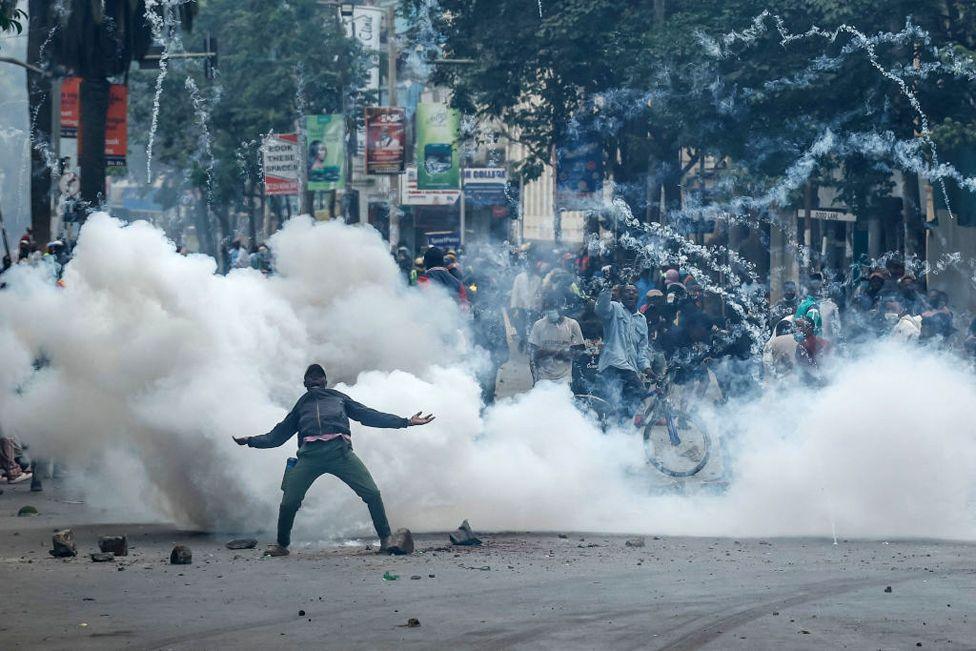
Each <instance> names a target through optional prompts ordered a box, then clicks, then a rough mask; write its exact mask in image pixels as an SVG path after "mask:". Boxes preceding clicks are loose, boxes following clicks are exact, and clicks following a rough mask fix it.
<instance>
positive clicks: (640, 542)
mask: <svg viewBox="0 0 976 651" xmlns="http://www.w3.org/2000/svg"><path fill="white" fill-rule="evenodd" d="M624 544H625V545H626V546H628V547H643V546H644V545H645V544H646V543H645V541H644V537H643V536H640V537H638V538H631V539H630V540H628V541H627V542H625V543H624Z"/></svg>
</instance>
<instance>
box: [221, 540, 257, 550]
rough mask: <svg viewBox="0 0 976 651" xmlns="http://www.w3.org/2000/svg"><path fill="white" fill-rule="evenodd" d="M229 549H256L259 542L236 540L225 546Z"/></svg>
mask: <svg viewBox="0 0 976 651" xmlns="http://www.w3.org/2000/svg"><path fill="white" fill-rule="evenodd" d="M225 546H226V547H227V549H254V548H255V547H257V546H258V541H257V540H255V539H254V538H236V539H234V540H231V541H230V542H228V543H227V545H225Z"/></svg>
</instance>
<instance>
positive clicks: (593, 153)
mask: <svg viewBox="0 0 976 651" xmlns="http://www.w3.org/2000/svg"><path fill="white" fill-rule="evenodd" d="M603 173H604V162H603V150H602V149H601V148H600V145H599V144H597V143H595V142H580V141H574V142H571V143H567V144H566V145H565V146H563V147H560V148H559V149H558V150H557V153H556V202H557V204H558V205H559V208H560V209H563V210H574V209H579V208H583V207H585V206H586V205H587V204H588V203H589V202H592V201H593V200H594V198H595V195H596V194H597V193H599V192H602V191H603Z"/></svg>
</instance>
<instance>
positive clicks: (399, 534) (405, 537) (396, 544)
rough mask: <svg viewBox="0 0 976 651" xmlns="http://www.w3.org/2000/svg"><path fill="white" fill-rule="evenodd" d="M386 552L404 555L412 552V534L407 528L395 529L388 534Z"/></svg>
mask: <svg viewBox="0 0 976 651" xmlns="http://www.w3.org/2000/svg"><path fill="white" fill-rule="evenodd" d="M386 553H388V554H392V555H394V556H406V555H408V554H412V553H413V534H412V533H410V530H409V529H397V530H396V531H395V532H394V533H393V535H392V536H390V545H389V547H387V550H386Z"/></svg>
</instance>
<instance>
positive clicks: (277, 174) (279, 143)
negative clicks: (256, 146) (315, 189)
mask: <svg viewBox="0 0 976 651" xmlns="http://www.w3.org/2000/svg"><path fill="white" fill-rule="evenodd" d="M261 158H262V166H263V167H264V191H265V193H266V194H269V195H287V194H298V193H300V192H301V191H302V178H301V171H302V170H301V164H302V163H301V161H302V150H301V147H300V146H299V144H298V134H297V133H272V134H270V135H268V136H265V138H264V140H263V141H262V143H261Z"/></svg>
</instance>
